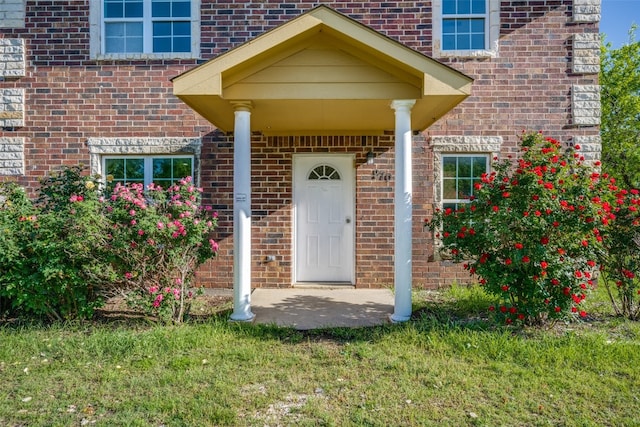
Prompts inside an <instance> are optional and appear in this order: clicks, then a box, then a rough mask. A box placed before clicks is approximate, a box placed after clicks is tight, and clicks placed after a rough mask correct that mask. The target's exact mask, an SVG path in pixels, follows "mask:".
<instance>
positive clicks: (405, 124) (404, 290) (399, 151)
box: [391, 100, 416, 322]
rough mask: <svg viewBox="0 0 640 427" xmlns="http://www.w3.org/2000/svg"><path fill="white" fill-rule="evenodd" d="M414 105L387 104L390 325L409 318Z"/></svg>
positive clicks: (399, 101)
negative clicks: (391, 177) (391, 172)
mask: <svg viewBox="0 0 640 427" xmlns="http://www.w3.org/2000/svg"><path fill="white" fill-rule="evenodd" d="M415 102H416V101H415V100H396V101H393V102H392V103H391V108H393V109H394V110H395V114H396V132H395V138H396V140H395V157H396V164H395V166H396V169H395V176H396V179H395V181H396V187H395V199H394V203H395V212H394V225H395V227H394V229H395V233H394V260H395V261H394V262H395V264H394V268H395V273H394V286H395V305H394V310H393V315H391V321H393V322H406V321H407V320H409V318H411V246H412V243H413V235H412V232H413V230H412V214H413V209H412V207H413V206H412V193H413V179H412V173H413V171H412V167H411V148H412V143H411V142H412V131H411V108H412V107H413V105H414V104H415Z"/></svg>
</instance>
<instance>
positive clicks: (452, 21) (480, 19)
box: [442, 0, 487, 50]
mask: <svg viewBox="0 0 640 427" xmlns="http://www.w3.org/2000/svg"><path fill="white" fill-rule="evenodd" d="M486 14H487V0H443V3H442V49H443V50H470V49H485V48H486V46H487V40H486V38H487V28H486V23H487V16H486Z"/></svg>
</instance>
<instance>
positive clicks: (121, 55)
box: [91, 52, 200, 61]
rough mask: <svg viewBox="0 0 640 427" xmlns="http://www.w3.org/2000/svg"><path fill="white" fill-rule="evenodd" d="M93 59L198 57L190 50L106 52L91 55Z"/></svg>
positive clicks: (176, 58)
mask: <svg viewBox="0 0 640 427" xmlns="http://www.w3.org/2000/svg"><path fill="white" fill-rule="evenodd" d="M91 59H93V60H95V61H132V60H133V61H135V60H162V59H166V60H172V59H175V60H180V59H200V56H199V55H196V54H195V53H191V52H184V53H107V54H103V55H94V56H92V58H91Z"/></svg>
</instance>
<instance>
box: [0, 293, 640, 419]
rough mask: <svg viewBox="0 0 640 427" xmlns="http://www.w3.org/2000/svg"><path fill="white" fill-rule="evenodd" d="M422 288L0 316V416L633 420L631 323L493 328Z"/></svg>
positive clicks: (602, 312) (461, 305)
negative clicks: (294, 320) (244, 315)
mask: <svg viewBox="0 0 640 427" xmlns="http://www.w3.org/2000/svg"><path fill="white" fill-rule="evenodd" d="M425 295H427V294H419V295H416V298H415V300H416V316H415V320H413V321H411V322H408V323H406V324H400V325H388V326H381V327H376V328H364V329H358V330H347V329H331V330H323V331H315V332H309V333H301V332H296V331H293V330H289V329H280V328H275V327H264V326H251V325H241V324H234V323H228V322H227V321H226V314H225V313H223V314H221V315H220V316H213V317H211V318H208V319H206V320H201V321H199V322H195V323H192V324H187V325H183V326H179V327H173V326H159V325H150V324H147V323H144V322H140V321H133V320H131V321H128V322H96V323H84V324H80V323H77V324H71V325H64V326H62V325H55V326H49V327H44V326H16V325H5V326H4V327H0V378H1V381H0V425H2V426H72V425H109V426H111V425H123V426H124V425H127V426H138V425H139V426H161V425H164V426H207V425H234V426H235V425H240V426H242V425H255V426H265V425H270V426H276V425H309V426H317V425H335V426H345V425H371V426H400V425H406V426H408V425H447V426H462V425H487V426H497V425H500V426H502V425H508V426H529V425H531V426H537V425H540V426H544V425H561V426H565V425H566V426H571V425H576V426H589V425H593V426H608V425H609V426H631V425H639V423H640V418H639V415H638V414H640V325H639V324H638V323H633V322H628V321H623V320H618V319H612V318H610V317H609V315H608V314H607V312H608V307H607V306H606V304H603V303H592V306H591V307H590V310H591V311H592V312H593V313H594V315H593V316H592V317H591V318H590V319H589V320H588V321H587V322H583V323H576V324H561V325H555V326H553V327H552V328H549V329H525V330H518V329H512V328H499V327H493V326H491V324H490V323H488V322H487V321H486V320H485V319H484V318H483V316H482V313H484V308H485V307H486V306H487V305H488V304H489V301H488V299H487V298H486V297H485V296H484V295H483V294H482V293H481V292H480V291H478V290H475V289H474V290H463V289H460V288H454V289H453V290H451V291H448V292H446V293H444V294H428V295H427V296H428V298H426V297H425V298H423V296H425Z"/></svg>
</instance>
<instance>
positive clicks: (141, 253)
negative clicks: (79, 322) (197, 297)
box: [0, 166, 218, 322]
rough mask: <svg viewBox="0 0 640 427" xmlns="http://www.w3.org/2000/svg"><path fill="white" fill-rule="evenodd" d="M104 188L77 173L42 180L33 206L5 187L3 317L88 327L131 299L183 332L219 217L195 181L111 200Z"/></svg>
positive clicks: (0, 212) (129, 191)
mask: <svg viewBox="0 0 640 427" xmlns="http://www.w3.org/2000/svg"><path fill="white" fill-rule="evenodd" d="M99 182H100V181H99V177H90V176H87V175H86V174H84V171H83V168H82V167H81V166H76V167H68V168H63V169H62V170H61V171H60V172H59V173H54V174H51V175H50V176H49V177H47V178H45V179H44V180H43V181H42V182H41V188H40V190H39V194H38V198H37V199H36V200H35V201H32V200H30V199H29V198H28V197H27V195H26V194H25V192H24V191H23V190H22V189H21V188H20V187H18V186H17V185H15V184H4V185H3V186H2V187H0V203H1V204H0V230H2V231H3V239H1V240H0V298H1V300H0V309H3V310H6V309H7V308H11V309H13V310H16V311H17V312H18V313H20V314H22V315H29V316H38V317H47V318H49V319H69V318H76V317H80V318H88V317H91V316H92V315H93V313H94V310H95V309H96V308H97V307H99V306H100V305H101V304H103V302H104V300H105V298H106V297H109V296H111V295H114V294H121V293H125V294H129V295H130V296H131V298H132V300H133V301H135V303H136V304H137V305H138V306H140V307H142V308H144V309H145V310H146V311H148V312H149V313H152V314H156V315H159V316H160V317H161V318H163V319H164V320H172V321H175V322H181V321H182V320H183V319H184V317H185V315H186V314H187V313H188V311H189V307H190V302H191V300H192V298H193V297H194V294H193V293H192V291H191V289H190V288H191V286H192V285H193V279H194V275H195V270H196V269H197V267H198V266H200V265H201V264H202V263H203V262H205V261H206V260H208V259H210V258H211V257H213V256H215V254H216V251H217V249H218V245H217V243H216V242H214V241H213V240H212V239H210V233H211V231H212V230H213V229H214V227H215V225H216V218H217V215H216V214H215V213H212V212H211V211H210V209H203V208H202V207H201V206H200V193H201V191H202V190H201V189H198V188H195V187H194V186H193V184H192V183H191V178H185V179H183V180H181V181H179V183H177V184H175V185H172V186H171V187H169V188H168V189H167V190H164V189H162V188H161V187H159V186H155V185H153V184H152V185H151V186H150V187H149V188H147V189H146V190H145V189H143V187H142V185H140V184H133V185H131V186H120V185H118V186H116V187H115V189H114V191H113V193H112V194H111V195H110V196H109V197H108V198H105V197H104V196H103V195H102V193H101V188H100V187H101V186H100V185H99V184H98V183H99Z"/></svg>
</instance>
